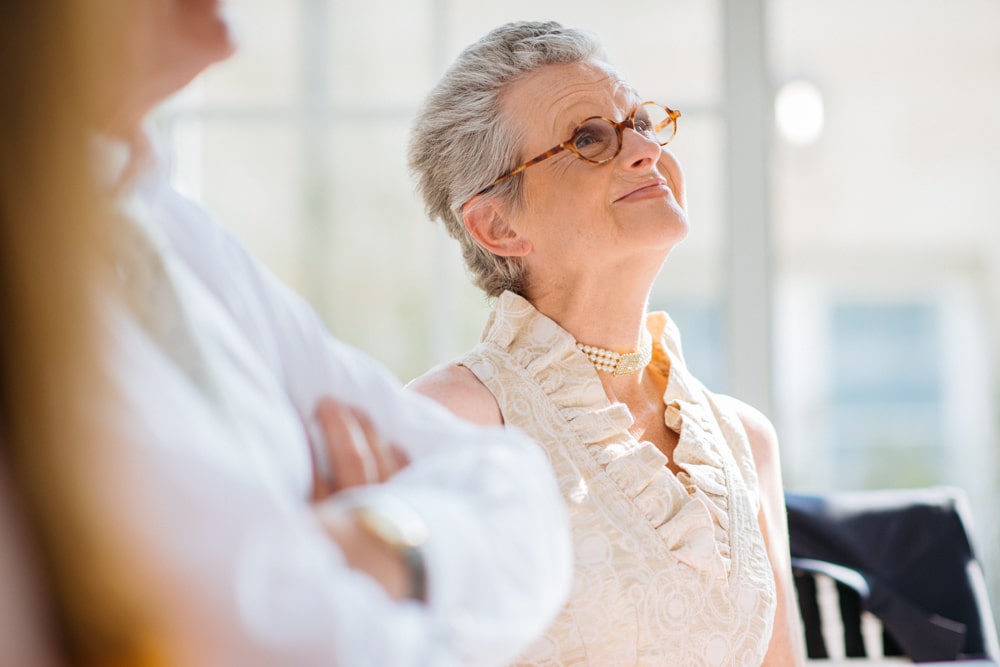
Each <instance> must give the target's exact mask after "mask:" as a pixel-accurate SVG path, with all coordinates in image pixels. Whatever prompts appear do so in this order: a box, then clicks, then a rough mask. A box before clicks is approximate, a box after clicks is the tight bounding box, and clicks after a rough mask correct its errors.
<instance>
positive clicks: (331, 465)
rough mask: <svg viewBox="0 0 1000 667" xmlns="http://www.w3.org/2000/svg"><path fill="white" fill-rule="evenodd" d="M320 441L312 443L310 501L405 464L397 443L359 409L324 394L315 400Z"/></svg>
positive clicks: (380, 479)
mask: <svg viewBox="0 0 1000 667" xmlns="http://www.w3.org/2000/svg"><path fill="white" fill-rule="evenodd" d="M315 416H316V421H317V422H318V423H319V427H320V435H321V439H322V442H316V443H313V450H312V454H313V494H312V499H313V501H319V500H323V499H324V498H327V497H329V496H330V495H332V494H334V493H337V492H338V491H343V490H345V489H349V488H351V487H354V486H362V485H366V484H378V483H380V482H384V481H386V480H387V479H389V478H390V477H392V476H393V475H394V474H396V473H397V472H398V471H399V470H401V469H402V468H404V467H405V466H406V465H408V464H409V462H410V460H409V458H408V457H407V456H406V454H405V453H404V452H403V450H402V449H400V448H399V447H398V446H396V445H394V444H392V443H388V442H384V441H383V440H382V439H381V438H380V437H379V435H378V432H377V431H376V430H375V427H374V425H373V424H372V421H371V419H369V417H368V415H366V414H365V413H364V412H362V411H361V410H358V409H357V408H354V407H351V406H348V405H345V404H344V403H341V402H339V401H336V400H334V399H333V398H330V397H328V396H324V397H323V398H321V399H319V401H318V402H317V403H316V411H315Z"/></svg>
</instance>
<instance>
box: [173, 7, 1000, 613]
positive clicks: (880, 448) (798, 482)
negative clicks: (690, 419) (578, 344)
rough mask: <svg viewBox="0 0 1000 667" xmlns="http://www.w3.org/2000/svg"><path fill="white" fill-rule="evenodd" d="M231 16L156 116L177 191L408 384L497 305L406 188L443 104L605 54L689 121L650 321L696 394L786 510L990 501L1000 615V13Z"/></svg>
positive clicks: (753, 10) (985, 527)
mask: <svg viewBox="0 0 1000 667" xmlns="http://www.w3.org/2000/svg"><path fill="white" fill-rule="evenodd" d="M626 8H627V11H624V10H625V9H626ZM233 11H234V13H235V15H236V17H237V22H238V25H239V26H240V32H241V34H242V39H241V41H242V51H241V53H240V54H239V55H238V56H237V57H236V58H234V59H233V60H232V61H230V62H228V63H226V64H224V65H222V66H220V67H218V68H216V69H214V70H212V71H211V72H209V73H208V74H207V75H206V76H205V77H203V78H202V80H201V81H200V82H199V83H198V84H197V85H196V86H195V87H194V88H192V89H191V90H190V91H189V92H187V93H185V94H184V95H183V96H182V97H180V98H178V99H177V100H175V101H174V102H173V103H172V104H171V105H170V106H169V107H168V108H167V109H166V110H165V111H164V113H163V114H162V115H161V117H160V120H161V125H162V129H163V132H164V135H165V137H166V139H167V141H169V142H170V143H172V145H173V147H174V173H175V177H176V182H177V183H178V185H179V186H180V188H181V189H182V190H184V191H185V192H187V193H188V194H190V195H191V196H193V197H195V198H196V199H199V200H201V201H203V202H204V203H205V204H206V205H207V206H208V207H209V208H210V209H211V210H213V211H214V212H215V213H216V214H217V215H218V217H219V218H220V219H221V220H222V221H223V223H224V224H225V225H227V226H228V227H229V228H230V229H232V230H233V231H234V232H235V233H236V234H237V235H238V236H239V237H241V238H242V239H243V240H244V241H245V242H246V243H247V244H248V245H249V246H250V247H251V249H252V251H253V252H255V253H256V254H257V255H258V256H259V257H261V258H262V259H263V260H264V261H265V262H266V263H267V264H268V265H270V266H271V267H272V268H273V270H274V271H275V272H276V273H277V274H278V275H279V276H281V277H282V278H283V279H284V280H285V281H287V282H288V283H290V284H291V285H292V286H293V287H294V288H295V289H297V290H298V291H300V292H301V293H302V294H304V295H305V296H306V297H307V298H308V299H309V300H310V301H311V302H312V303H313V304H314V305H315V306H316V308H317V309H318V310H319V311H320V312H321V314H323V316H324V317H325V318H326V320H327V322H328V324H329V326H330V328H331V329H332V331H333V332H334V333H335V334H337V335H338V336H340V337H342V338H344V339H346V340H348V341H349V342H351V343H353V344H355V345H357V346H359V347H361V348H363V349H365V350H367V351H368V352H370V353H371V354H372V355H374V356H375V357H377V358H379V359H380V360H382V361H383V362H384V363H385V364H386V365H388V366H389V367H390V368H391V369H393V370H394V371H395V372H396V374H397V375H399V376H400V378H401V379H402V380H404V381H406V380H409V379H411V378H413V377H414V376H416V375H417V374H419V373H421V372H422V371H424V370H426V369H427V368H428V367H429V366H431V365H433V364H436V363H440V362H442V361H445V360H447V359H449V358H451V357H453V356H455V355H457V354H459V353H461V352H462V351H464V350H465V349H467V348H469V347H470V346H472V345H473V344H474V343H475V342H476V340H477V338H478V335H479V332H480V330H481V328H482V326H483V323H484V321H485V317H486V313H487V312H488V304H487V303H486V301H485V299H484V298H483V297H482V296H480V294H479V293H478V292H477V291H476V290H475V289H474V288H472V287H471V286H470V284H469V281H468V280H467V278H466V275H465V272H464V269H463V267H462V265H461V261H460V258H459V252H458V247H457V245H456V244H455V243H454V242H453V241H451V240H450V239H448V238H447V236H446V235H445V233H444V232H443V230H442V229H441V228H440V227H439V226H437V225H432V224H431V223H430V222H428V220H427V218H426V216H425V215H424V213H423V210H422V206H421V204H420V203H419V201H418V199H417V196H416V194H415V192H414V188H413V184H412V180H411V178H410V177H409V175H408V173H407V169H406V165H405V151H406V141H407V133H408V129H409V126H410V122H411V119H412V117H413V115H414V112H415V110H416V107H417V105H418V104H419V102H420V100H421V99H422V97H423V95H424V94H426V92H427V91H428V90H429V89H430V88H431V86H432V85H433V84H434V82H435V81H436V78H437V77H438V76H439V75H440V74H441V73H442V72H443V70H444V69H445V67H446V66H447V64H448V63H449V62H450V61H451V60H452V58H454V56H455V55H456V54H457V53H458V51H459V50H460V49H461V48H462V47H464V46H465V45H466V44H468V43H470V42H471V41H474V40H475V39H477V38H478V37H480V36H481V35H482V34H484V33H485V32H486V31H488V30H489V29H490V28H492V27H494V26H495V25H497V24H499V23H501V22H504V21H507V20H514V19H548V18H553V19H556V20H559V21H562V22H563V23H566V24H569V25H573V26H575V27H582V28H589V29H592V30H594V31H596V32H598V34H600V36H601V37H602V39H603V40H604V42H605V45H606V46H607V48H608V51H609V53H610V55H611V57H612V60H613V61H614V62H615V63H616V64H617V65H618V66H619V68H620V69H621V70H622V71H623V72H625V74H626V76H627V77H628V78H630V79H631V81H632V82H633V83H634V84H635V85H636V86H637V87H638V89H639V91H640V92H641V93H642V95H643V96H644V97H646V98H648V99H655V100H658V101H661V102H663V103H665V104H667V105H668V106H671V107H675V108H678V109H680V110H681V111H682V112H683V114H684V115H683V118H682V119H681V120H680V124H679V132H678V136H677V138H676V139H675V140H674V142H673V143H672V144H671V148H672V149H673V150H674V152H675V153H676V154H677V155H678V157H679V158H680V160H681V162H682V163H683V164H684V166H685V169H686V174H687V180H688V184H689V186H688V187H689V201H690V214H691V221H692V230H691V234H690V236H689V238H688V240H686V241H685V242H684V244H683V245H682V246H681V247H680V248H679V249H678V250H677V251H676V252H675V253H674V255H673V256H672V257H671V258H670V260H669V261H668V263H667V267H666V269H665V270H664V272H663V274H662V275H661V277H660V280H659V282H658V284H657V286H656V288H655V290H654V295H653V301H652V303H651V307H652V308H654V309H666V310H668V311H670V312H671V314H672V315H673V316H674V318H675V320H677V321H678V323H679V325H680V327H681V331H682V333H683V335H684V344H685V350H686V354H687V356H688V358H689V363H690V365H691V366H692V368H693V370H694V371H695V373H696V374H698V375H699V376H700V377H701V378H702V379H703V380H704V381H705V383H706V384H707V385H708V386H709V387H711V388H713V389H716V390H718V391H729V392H733V393H736V394H737V395H739V396H740V397H741V398H744V399H746V400H748V401H749V402H751V403H755V404H757V405H758V406H759V407H762V408H763V409H765V411H766V412H768V413H769V414H770V416H771V417H772V419H773V420H774V422H775V424H776V426H777V428H778V432H779V435H780V436H781V439H782V444H783V456H784V466H785V478H786V486H787V487H788V488H789V489H792V490H798V491H805V492H822V491H826V490H832V489H856V488H887V487H906V486H926V485H935V484H950V485H957V486H960V487H962V488H963V489H965V490H966V492H967V493H968V494H969V496H970V498H971V500H972V505H973V513H974V516H975V519H976V523H975V526H974V528H975V531H976V537H977V538H978V542H979V544H978V546H979V548H980V551H981V552H982V554H983V555H984V556H985V558H984V560H985V564H986V565H985V566H986V569H987V572H986V574H987V579H988V581H989V582H990V584H991V586H992V589H993V591H994V597H993V599H994V602H993V605H994V609H995V610H1000V604H998V602H1000V596H998V595H997V591H998V590H1000V530H998V526H997V521H996V518H995V517H996V514H995V511H996V510H995V508H996V507H997V506H1000V493H998V477H1000V474H998V468H1000V464H998V459H1000V457H998V456H997V454H996V445H997V441H998V439H997V435H998V430H1000V428H998V407H997V406H998V396H1000V394H998V386H1000V382H998V380H1000V361H998V355H997V354H996V352H997V350H998V349H1000V231H998V230H1000V187H998V186H997V184H998V183H1000V122H997V119H998V118H1000V37H998V34H1000V33H998V31H997V30H998V26H1000V3H998V2H996V1H995V0H951V1H950V2H946V3H945V2H940V1H939V0H841V1H840V2H836V3H831V2H828V1H825V0H823V1H821V0H771V1H770V2H767V1H763V2H762V4H761V3H760V2H759V1H758V0H632V2H629V3H626V4H625V5H621V4H620V3H610V2H602V3H580V2H578V1H575V0H574V1H570V0H505V1H504V2H501V3H476V2H460V1H459V0H407V1H406V2H403V1H401V0H398V1H395V2H393V1H390V0H363V1H362V0H282V1H281V2H275V1H274V0H236V1H235V2H233ZM747 53H749V54H750V57H747ZM756 56H760V57H759V58H757V57H756Z"/></svg>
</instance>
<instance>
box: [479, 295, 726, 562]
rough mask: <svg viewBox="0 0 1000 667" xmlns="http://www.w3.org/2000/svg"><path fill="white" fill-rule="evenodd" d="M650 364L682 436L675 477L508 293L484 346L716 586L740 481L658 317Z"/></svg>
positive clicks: (582, 360) (571, 342)
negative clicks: (504, 357) (506, 358)
mask: <svg viewBox="0 0 1000 667" xmlns="http://www.w3.org/2000/svg"><path fill="white" fill-rule="evenodd" d="M647 328H648V330H649V332H650V334H651V335H652V337H653V361H652V362H651V363H652V364H656V365H659V366H660V368H661V370H662V371H663V372H664V374H665V375H666V376H667V387H666V390H665V392H664V396H663V401H664V421H665V423H666V425H667V426H668V427H669V428H671V429H673V430H674V431H676V432H677V433H678V434H679V442H678V444H677V447H676V449H675V450H674V452H673V458H674V463H675V465H676V466H677V469H678V471H679V472H678V474H676V475H675V474H673V473H672V472H671V471H670V469H669V468H667V457H666V455H665V454H663V452H661V451H660V450H659V449H657V448H656V446H655V445H653V444H652V443H650V442H640V441H638V440H636V439H635V437H633V436H632V434H631V433H629V430H628V429H629V428H630V427H631V426H632V423H633V420H632V416H631V414H630V412H629V410H628V408H627V407H626V406H625V405H624V404H623V403H612V402H611V401H610V400H609V399H608V397H607V395H606V394H605V392H604V388H603V386H602V385H601V382H600V378H599V377H598V375H597V371H596V370H595V369H594V366H593V364H591V362H590V360H589V359H588V358H587V356H586V355H584V354H583V353H582V352H581V351H580V350H579V349H578V348H577V347H576V340H575V339H574V338H573V336H572V335H571V334H570V333H569V332H567V331H566V330H565V329H563V328H562V327H560V326H559V325H558V324H557V323H556V322H554V321H553V320H551V319H550V318H548V317H546V316H545V315H543V314H542V313H540V312H538V311H537V310H536V309H535V308H534V306H532V305H531V303H529V302H528V301H527V300H525V299H524V298H522V297H520V296H518V295H516V294H514V293H512V292H504V293H503V294H502V295H501V296H500V297H499V298H498V300H497V303H496V306H495V307H494V310H493V312H492V313H491V315H490V318H489V320H488V321H487V324H486V328H485V330H484V332H483V337H482V340H483V342H484V343H487V344H491V345H495V346H497V347H499V348H501V349H503V350H505V351H506V352H507V353H508V354H509V355H510V357H511V358H512V359H513V361H514V362H515V365H516V366H519V367H521V368H522V369H523V372H524V373H525V374H526V375H527V376H528V377H530V378H531V379H533V381H534V382H536V383H537V384H538V385H539V386H540V387H541V388H542V390H543V391H544V392H545V394H546V395H547V396H548V397H549V399H550V400H551V401H552V403H553V404H554V405H555V407H556V408H557V409H558V410H559V412H560V413H561V414H562V416H563V417H564V418H565V420H566V422H567V424H568V426H569V427H570V429H572V431H573V432H574V434H575V435H576V436H577V438H578V440H579V442H581V443H582V444H583V446H584V448H585V449H586V451H587V452H588V453H589V454H590V455H591V456H592V458H593V460H594V461H595V462H596V463H597V464H598V465H599V466H600V467H602V468H603V470H604V471H605V473H606V474H607V475H608V476H609V477H610V478H611V479H612V480H613V481H614V482H615V484H616V485H617V486H618V487H619V488H620V489H621V491H622V492H623V493H625V494H626V496H627V497H628V498H629V499H630V500H631V501H632V503H633V504H634V505H635V507H636V508H637V509H639V510H640V512H641V513H642V514H643V515H644V516H645V517H646V519H647V521H648V522H649V523H650V524H651V525H652V526H653V527H654V529H655V530H656V531H657V532H658V533H659V535H660V536H661V537H662V538H663V540H664V542H665V543H666V546H667V547H668V549H669V550H670V552H671V554H672V555H673V556H674V557H676V558H677V560H679V561H681V562H683V563H685V564H687V565H688V566H690V567H692V568H694V569H696V570H699V571H703V572H706V573H709V574H711V575H713V576H717V577H724V576H727V575H728V573H729V571H730V567H731V558H730V535H729V526H730V517H729V488H728V484H727V479H728V477H729V476H730V475H733V474H734V473H735V470H733V469H732V468H733V466H734V465H735V464H733V463H732V462H731V458H732V457H725V456H723V455H722V453H721V452H722V451H723V450H722V449H721V448H725V447H727V445H726V443H725V441H724V440H723V436H722V434H721V432H720V429H719V426H718V424H717V422H716V420H715V417H714V413H713V410H712V406H711V403H710V402H709V399H708V397H707V392H706V390H705V388H704V387H703V386H702V384H701V383H700V382H699V381H698V380H697V379H695V378H694V377H693V376H692V375H691V374H690V373H689V372H688V370H687V368H686V366H685V365H684V359H683V356H682V354H681V347H680V336H679V333H678V331H677V328H676V326H675V325H674V324H673V322H672V321H671V320H670V318H669V317H668V316H667V314H666V313H662V312H657V313H652V314H650V315H649V316H648V318H647Z"/></svg>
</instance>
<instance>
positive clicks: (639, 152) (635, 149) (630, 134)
mask: <svg viewBox="0 0 1000 667" xmlns="http://www.w3.org/2000/svg"><path fill="white" fill-rule="evenodd" d="M661 148H662V146H660V144H659V143H657V142H656V141H655V140H653V139H650V138H649V137H648V136H646V135H645V134H643V133H641V132H636V131H635V130H633V129H631V128H625V129H623V130H622V151H621V154H620V155H619V156H618V157H619V158H620V159H621V165H622V166H623V167H624V168H626V169H648V168H649V167H650V166H652V165H654V164H656V161H657V160H658V159H659V158H660V150H661Z"/></svg>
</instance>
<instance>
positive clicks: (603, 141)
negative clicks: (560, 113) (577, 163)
mask: <svg viewBox="0 0 1000 667" xmlns="http://www.w3.org/2000/svg"><path fill="white" fill-rule="evenodd" d="M680 117H681V112H680V111H675V110H673V109H671V108H669V107H665V106H663V105H662V104H658V103H656V102H643V103H642V104H640V105H639V106H637V107H636V108H635V109H633V110H632V113H630V114H629V115H628V118H626V119H625V120H623V121H620V122H617V123H616V122H615V121H613V120H609V119H607V118H604V117H602V116H591V117H590V118H587V119H586V120H584V121H583V122H582V123H580V124H579V125H577V126H576V129H575V130H573V135H572V136H571V137H570V138H569V139H567V140H566V141H564V142H562V143H561V144H559V145H558V146H553V147H552V148H550V149H549V150H547V151H545V152H544V153H542V154H540V155H537V156H535V157H533V158H531V159H530V160H528V161H527V162H525V163H524V164H522V165H520V166H518V167H515V168H514V169H511V170H510V171H508V172H506V173H505V174H503V175H502V176H501V177H500V178H498V179H497V180H495V181H493V182H492V183H490V184H489V185H488V186H487V187H485V188H483V189H482V190H480V192H479V194H483V193H484V192H486V191H487V190H489V189H490V188H492V187H493V186H494V185H496V184H497V183H502V182H503V181H506V180H507V179H508V178H510V177H511V176H515V175H516V174H520V173H521V172H522V171H524V170H525V169H527V168H528V167H531V166H533V165H536V164H538V163H539V162H542V161H544V160H548V159H549V158H550V157H552V156H553V155H558V154H559V153H561V152H563V151H564V150H568V151H569V152H571V153H573V155H575V156H576V157H578V158H580V159H581V160H583V161H584V162H589V163H591V164H603V163H605V162H608V161H609V160H613V159H614V158H615V157H617V155H618V154H619V153H620V152H621V150H622V131H623V130H625V128H628V129H630V130H635V131H636V132H638V133H639V134H641V135H643V136H644V137H646V138H647V139H651V140H653V141H655V142H656V143H658V144H660V145H661V146H666V145H667V144H669V143H670V140H671V139H673V138H674V135H676V134H677V119H678V118H680Z"/></svg>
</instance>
